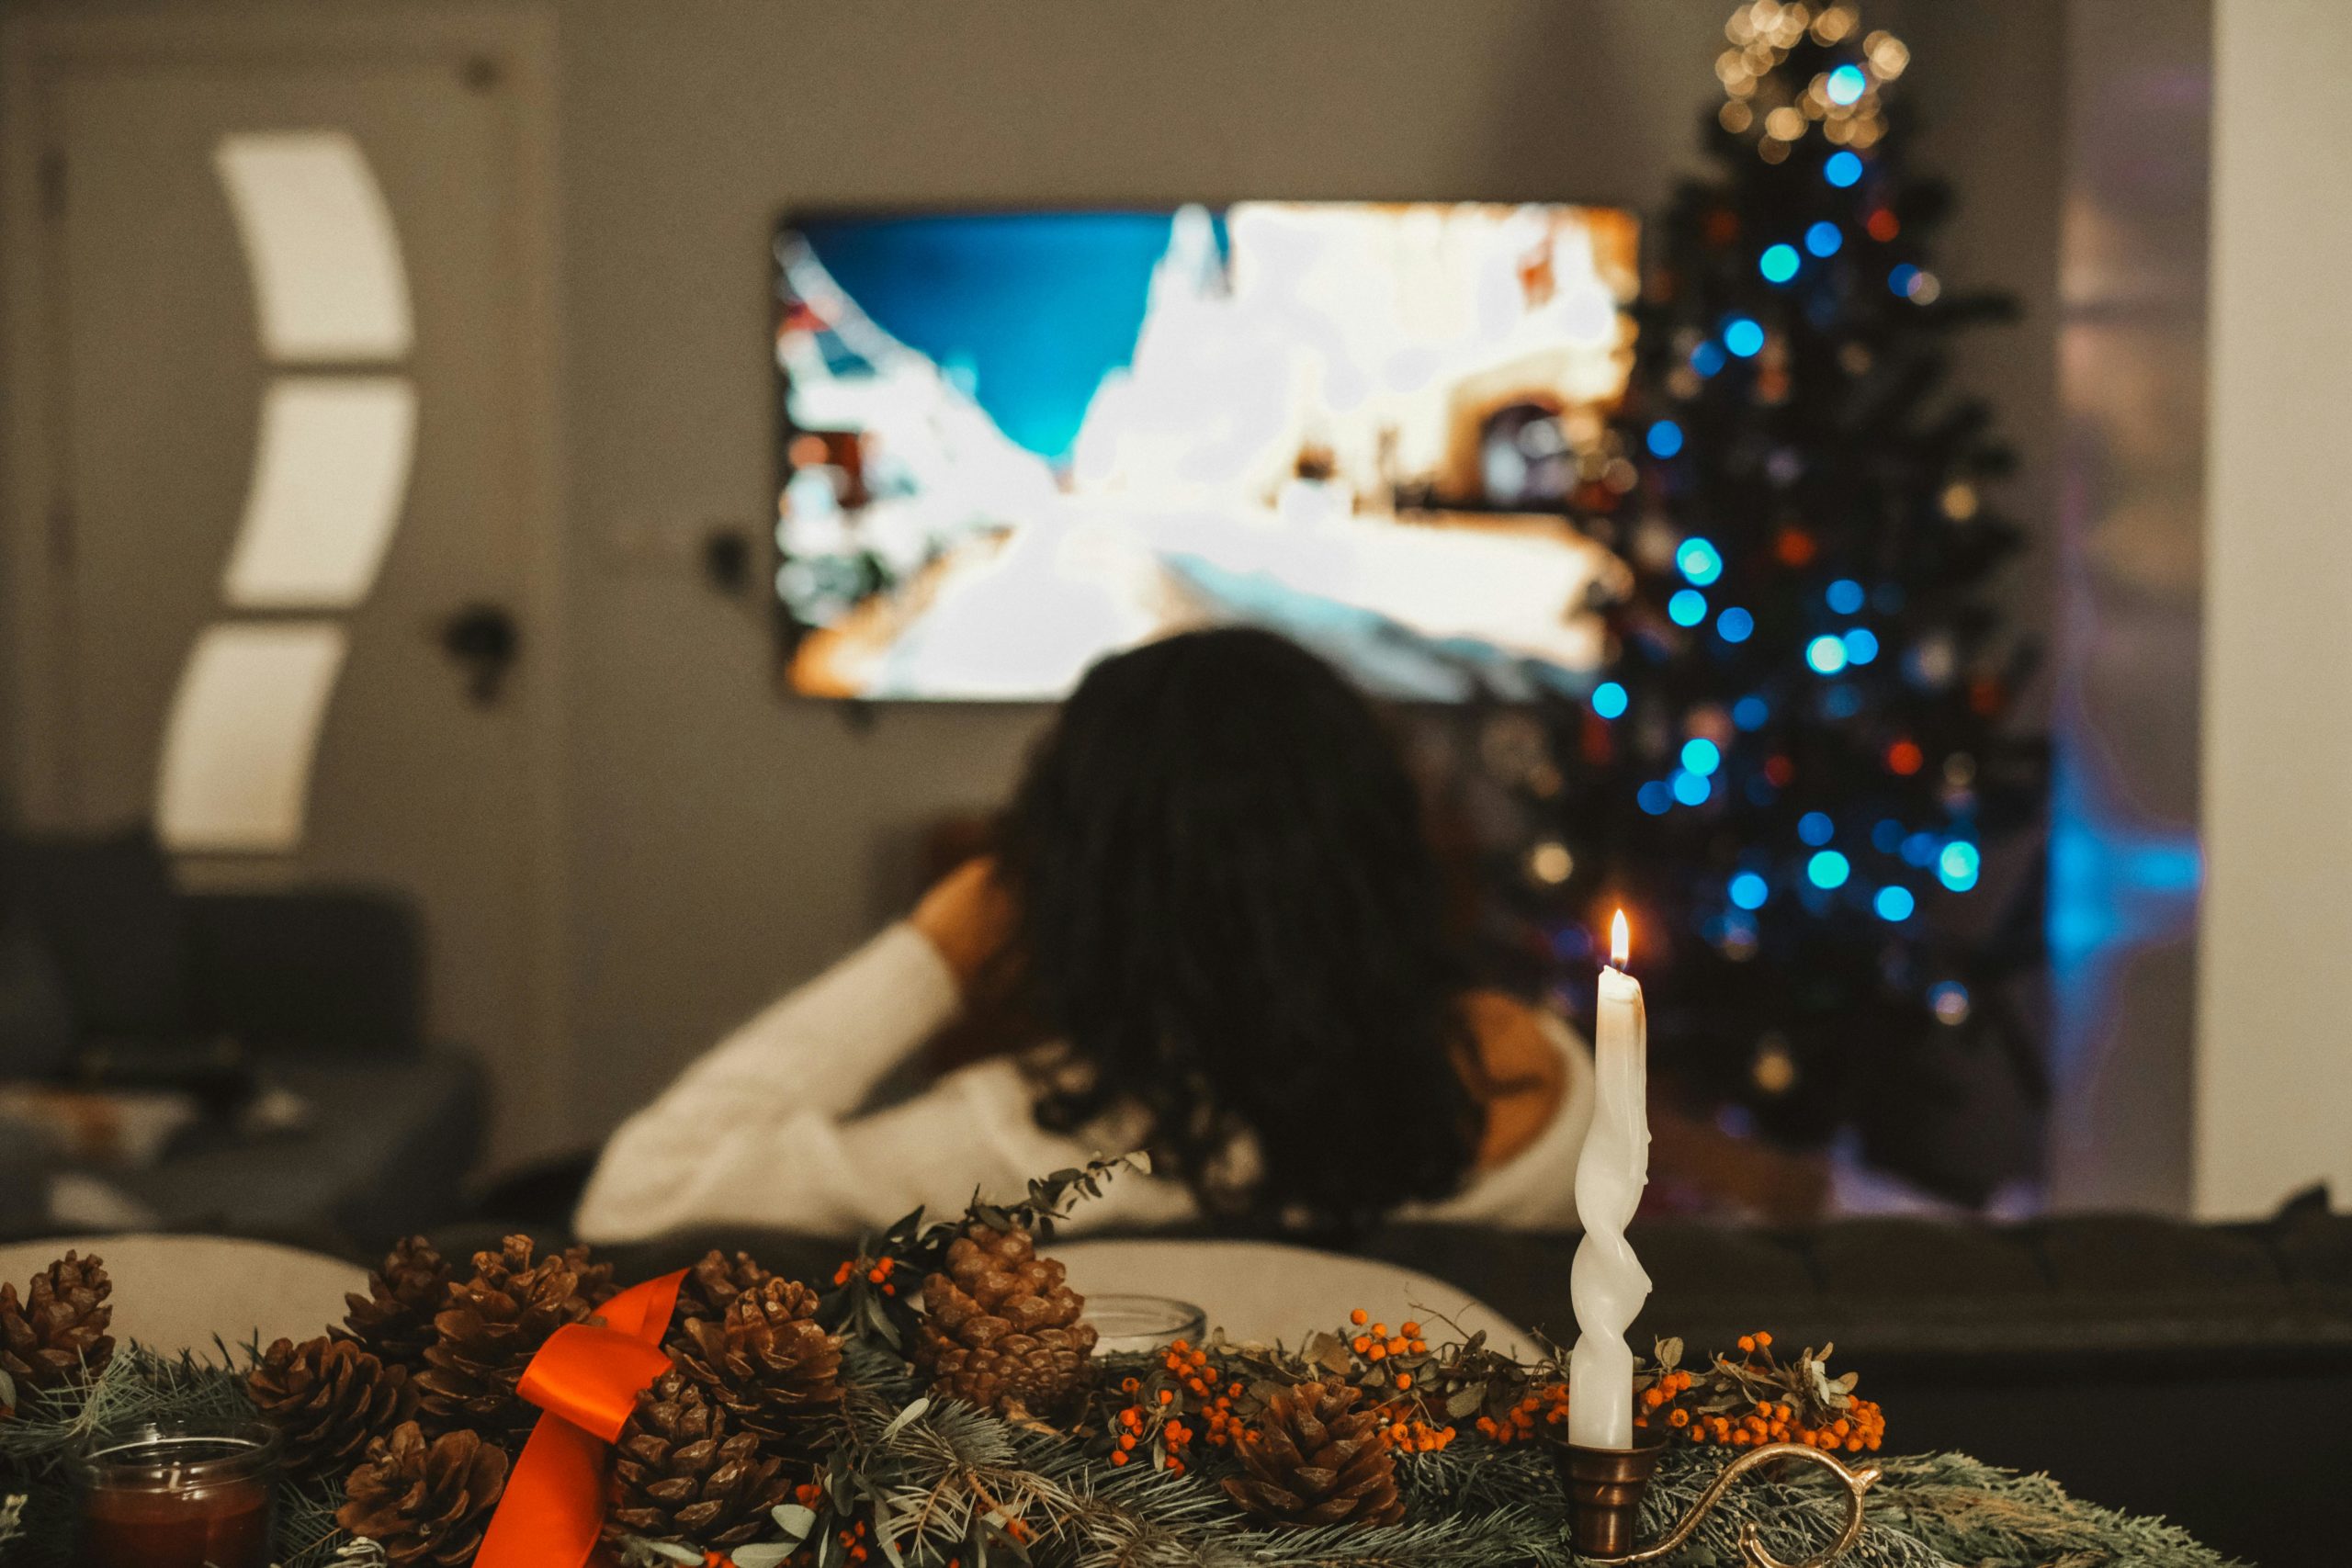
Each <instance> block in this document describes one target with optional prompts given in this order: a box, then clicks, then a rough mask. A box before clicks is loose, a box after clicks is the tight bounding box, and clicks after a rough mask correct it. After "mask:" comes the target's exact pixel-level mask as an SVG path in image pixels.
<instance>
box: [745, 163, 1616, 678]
mask: <svg viewBox="0 0 2352 1568" xmlns="http://www.w3.org/2000/svg"><path fill="white" fill-rule="evenodd" d="M775 262H776V293H777V299H778V304H779V310H778V314H777V320H776V333H775V355H776V366H777V369H778V371H779V373H780V375H781V378H782V384H783V403H782V413H783V417H782V422H781V424H782V439H783V447H784V451H783V479H782V484H781V486H780V494H779V497H778V504H777V518H776V529H775V538H776V544H777V547H778V548H777V554H776V559H775V592H776V599H777V612H778V617H779V621H780V624H781V625H782V626H783V627H784V631H785V647H786V655H785V658H786V672H787V676H788V679H789V682H790V684H791V686H792V687H793V688H794V689H795V690H797V691H799V692H802V693H807V694H814V695H824V696H838V697H859V698H879V699H888V698H904V699H918V700H933V699H958V698H979V699H1001V700H1035V699H1046V698H1054V697H1058V696H1060V695H1061V694H1064V693H1066V692H1067V691H1068V690H1069V687H1070V686H1071V684H1072V683H1073V682H1075V681H1076V680H1077V679H1078V677H1079V676H1080V674H1081V673H1083V672H1084V671H1085V669H1086V667H1087V666H1088V665H1089V664H1091V663H1092V662H1093V661H1094V660H1097V659H1099V658H1101V657H1102V656H1103V655H1104V654H1106V653H1109V652H1113V651H1114V650H1116V649H1122V648H1125V647H1129V646H1132V645H1134V644H1136V643H1138V642H1142V641H1146V640H1148V639H1149V638H1151V637H1156V636H1159V635H1161V634H1164V633H1167V632H1170V631H1174V630H1178V629H1181V628H1184V627H1188V626H1201V625H1208V624H1215V623H1221V622H1233V621H1242V622H1250V623H1253V624H1257V625H1261V626H1269V627H1272V628H1273V629H1276V630H1279V631H1281V632H1283V633H1285V634H1286V635H1289V636H1291V637H1295V638H1297V639H1298V640H1299V641H1301V642H1303V643H1306V645H1308V646H1310V647H1312V648H1314V649H1317V650H1318V651H1320V652H1322V653H1323V654H1325V655H1326V656H1327V657H1329V658H1331V659H1332V660H1335V661H1337V662H1338V663H1339V664H1340V666H1341V667H1343V668H1344V669H1346V670H1347V671H1349V672H1350V673H1351V674H1352V675H1353V676H1354V677H1355V678H1356V679H1358V680H1359V681H1360V682H1363V684H1364V685H1365V686H1367V687H1368V688H1370V689H1372V690H1374V691H1376V692H1379V693H1382V694H1386V695H1390V696H1397V697H1408V698H1420V699H1439V700H1442V699H1451V698H1458V697H1461V696H1464V695H1466V694H1469V693H1470V692H1472V691H1473V690H1475V689H1477V688H1478V687H1479V686H1480V685H1481V684H1483V685H1484V686H1486V687H1487V689H1491V690H1496V691H1499V692H1502V693H1504V694H1513V693H1524V692H1525V691H1526V690H1528V689H1529V688H1530V686H1531V685H1532V684H1533V683H1536V682H1549V683H1554V684H1560V685H1565V686H1566V687H1568V688H1570V689H1577V688H1580V687H1581V686H1582V685H1583V684H1585V683H1586V682H1588V681H1589V671H1591V670H1592V668H1593V667H1594V665H1595V663H1596V662H1597V660H1598V657H1599V653H1600V647H1599V644H1600V633H1599V629H1598V626H1597V625H1596V623H1595V621H1594V619H1593V617H1592V616H1591V615H1590V614H1589V611H1588V608H1587V606H1588V604H1589V599H1590V594H1589V588H1590V587H1591V585H1592V584H1593V582H1594V581H1595V579H1596V578H1598V577H1600V576H1602V575H1603V574H1606V573H1608V572H1609V571H1610V570H1611V568H1612V566H1613V562H1612V561H1611V558H1610V557H1609V556H1608V555H1607V553H1606V552H1605V551H1603V550H1601V549H1600V548H1599V547H1597V546H1595V545H1593V544H1592V543H1590V542H1589V541H1588V540H1586V539H1585V538H1584V537H1582V536H1580V535H1579V534H1578V533H1577V531H1576V530H1575V529H1574V528H1573V527H1572V526H1570V525H1569V523H1568V521H1567V515H1566V514H1567V508H1568V502H1569V501H1570V498H1571V497H1572V495H1573V493H1574V492H1575V491H1576V489H1577V487H1578V486H1579V485H1582V484H1589V483H1592V482H1595V481H1596V480H1597V479H1600V478H1601V477H1602V476H1603V468H1604V467H1605V465H1606V464H1607V462H1608V455H1607V453H1606V452H1605V450H1604V448H1603V445H1602V438H1603V435H1604V424H1605V420H1606V417H1607V415H1608V413H1609V412H1610V410H1611V406H1612V405H1613V404H1614V402H1615V401H1616V400H1617V399H1618V398H1619V397H1620V396H1621V395H1622V393H1623V389H1624V384H1625V377H1626V372H1627V368H1628V367H1629V365H1630V362H1631V357H1632V335H1633V328H1632V324H1631V321H1630V320H1629V319H1628V318H1627V316H1626V315H1625V313H1624V310H1623V307H1624V306H1625V305H1626V304H1627V303H1628V302H1629V301H1630V299H1631V298H1632V295H1633V291H1634V221H1633V220H1632V219H1631V218H1630V217H1629V216H1627V215H1626V214H1624V213H1622V212H1617V211H1613V210H1605V209H1590V208H1577V207H1562V206H1528V205H1521V206H1504V205H1491V204H1461V205H1439V204H1413V203H1402V204H1372V203H1302V202H1243V203H1239V204H1237V205H1235V206H1232V207H1228V208H1226V209H1222V210H1212V209H1207V208H1203V207H1184V208H1180V209H1176V210H1173V211H1158V212H1114V211H1103V212H1039V213H1001V214H862V215H856V216H840V217H823V218H803V219H796V220H787V221H786V223H785V224H784V226H783V227H782V228H781V229H780V230H779V231H778V233H777V236H776V243H775ZM1619 466H1620V467H1621V468H1622V467H1623V464H1622V460H1621V462H1620V465H1619Z"/></svg>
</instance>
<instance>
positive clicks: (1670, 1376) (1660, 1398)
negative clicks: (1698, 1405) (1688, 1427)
mask: <svg viewBox="0 0 2352 1568" xmlns="http://www.w3.org/2000/svg"><path fill="white" fill-rule="evenodd" d="M1695 1381H1696V1380H1695V1379H1693V1378H1692V1377H1691V1374H1690V1373H1689V1372H1684V1371H1672V1372H1666V1373H1662V1374H1660V1376H1659V1378H1658V1380H1657V1382H1654V1383H1652V1384H1650V1386H1649V1387H1647V1388H1645V1389H1644V1390H1642V1393H1641V1397H1640V1398H1638V1399H1636V1400H1634V1426H1636V1427H1646V1426H1648V1425H1649V1424H1650V1416H1652V1415H1654V1414H1656V1412H1657V1410H1658V1409H1659V1407H1660V1406H1662V1405H1665V1404H1668V1403H1670V1402H1672V1401H1673V1400H1675V1399H1678V1398H1679V1397H1681V1396H1682V1395H1683V1394H1685V1393H1689V1392H1690V1389H1691V1383H1692V1382H1695ZM1690 1418H1691V1413H1690V1412H1689V1411H1688V1410H1685V1409H1683V1408H1681V1407H1680V1406H1679V1405H1678V1406H1676V1407H1675V1408H1674V1409H1672V1410H1669V1411H1668V1412H1667V1413H1666V1417H1665V1419H1666V1424H1667V1425H1668V1426H1669V1427H1681V1426H1682V1425H1683V1424H1684V1423H1685V1422H1687V1421H1689V1420H1690Z"/></svg>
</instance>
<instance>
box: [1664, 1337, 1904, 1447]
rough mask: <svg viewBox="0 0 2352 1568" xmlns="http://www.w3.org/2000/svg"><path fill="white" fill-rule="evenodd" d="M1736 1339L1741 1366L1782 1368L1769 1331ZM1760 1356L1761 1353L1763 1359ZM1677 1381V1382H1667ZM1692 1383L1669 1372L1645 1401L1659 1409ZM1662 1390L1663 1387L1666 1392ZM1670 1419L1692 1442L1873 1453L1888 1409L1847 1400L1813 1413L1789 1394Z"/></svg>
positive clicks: (1680, 1411) (1678, 1411) (1675, 1413)
mask: <svg viewBox="0 0 2352 1568" xmlns="http://www.w3.org/2000/svg"><path fill="white" fill-rule="evenodd" d="M1738 1344H1739V1353H1740V1356H1741V1358H1742V1361H1741V1365H1740V1369H1739V1370H1740V1371H1752V1370H1761V1371H1767V1372H1772V1371H1777V1370H1778V1364H1777V1363H1776V1362H1775V1361H1774V1359H1773V1358H1772V1337H1771V1336H1770V1334H1767V1333H1765V1332H1763V1331H1762V1330H1760V1329H1759V1330H1758V1331H1757V1332H1756V1333H1754V1334H1743V1335H1741V1336H1740V1337H1739V1340H1738ZM1758 1357H1761V1358H1762V1360H1761V1362H1760V1363H1759V1362H1758ZM1720 1364H1722V1365H1724V1366H1728V1365H1729V1363H1728V1362H1724V1363H1720ZM1678 1380H1679V1386H1678V1387H1673V1388H1668V1387H1667V1385H1668V1383H1674V1382H1678ZM1718 1386H1721V1383H1720V1382H1719V1384H1718ZM1735 1386H1736V1385H1735ZM1690 1387H1691V1374H1690V1373H1688V1372H1669V1373H1668V1374H1667V1375H1666V1377H1664V1378H1662V1379H1660V1380H1659V1382H1658V1385H1657V1387H1653V1388H1651V1389H1648V1390H1646V1391H1645V1393H1644V1394H1643V1403H1644V1404H1645V1405H1646V1406H1648V1408H1649V1409H1651V1410H1655V1409H1657V1407H1658V1406H1659V1405H1661V1404H1667V1403H1668V1402H1670V1401H1671V1400H1673V1399H1675V1398H1677V1397H1678V1396H1679V1394H1680V1393H1682V1392H1683V1391H1684V1390H1687V1389H1688V1388H1690ZM1661 1390H1664V1391H1665V1392H1664V1393H1663V1394H1662V1395H1661V1393H1660V1391H1661ZM1653 1396H1658V1397H1653ZM1666 1422H1667V1425H1668V1426H1669V1427H1673V1428H1675V1429H1676V1430H1677V1431H1679V1432H1680V1433H1681V1434H1682V1436H1683V1437H1684V1438H1685V1439H1687V1440H1688V1441H1691V1442H1693V1443H1717V1444H1721V1445H1722V1446H1724V1447H1726V1448H1735V1449H1753V1448H1761V1447H1762V1446H1763V1445H1765V1444H1766V1443H1804V1444H1806V1445H1808V1446H1809V1447H1812V1448H1816V1449H1821V1450H1825V1451H1834V1450H1839V1449H1843V1450H1845V1451H1846V1452H1848V1453H1857V1454H1858V1453H1861V1452H1863V1451H1864V1450H1870V1451H1872V1452H1875V1451H1876V1450H1878V1448H1879V1446H1880V1445H1881V1444H1882V1443H1883V1442H1884V1441H1885V1439H1886V1413H1885V1412H1884V1411H1883V1410H1881V1409H1880V1408H1879V1406H1878V1405H1877V1404H1874V1403H1873V1402H1871V1401H1870V1400H1867V1399H1849V1401H1848V1402H1847V1404H1846V1406H1845V1408H1844V1409H1842V1410H1823V1411H1821V1412H1819V1413H1818V1414H1817V1415H1813V1416H1808V1414H1807V1413H1805V1412H1801V1411H1800V1410H1799V1409H1798V1408H1797V1406H1796V1405H1795V1404H1792V1403H1791V1402H1790V1401H1788V1400H1786V1399H1780V1400H1771V1399H1763V1400H1756V1399H1751V1400H1750V1401H1749V1402H1748V1407H1747V1409H1745V1410H1742V1409H1739V1408H1737V1407H1736V1406H1735V1407H1733V1408H1729V1409H1722V1410H1716V1411H1713V1412H1710V1411H1705V1410H1696V1409H1686V1408H1684V1407H1681V1406H1679V1405H1677V1406H1676V1407H1674V1408H1673V1409H1671V1410H1668V1412H1667V1415H1666Z"/></svg>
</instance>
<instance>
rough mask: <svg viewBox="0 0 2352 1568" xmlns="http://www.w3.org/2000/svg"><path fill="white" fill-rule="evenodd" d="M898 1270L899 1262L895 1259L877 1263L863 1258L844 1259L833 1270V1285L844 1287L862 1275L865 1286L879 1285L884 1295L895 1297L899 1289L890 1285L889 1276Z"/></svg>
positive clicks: (886, 1259) (881, 1260) (884, 1259)
mask: <svg viewBox="0 0 2352 1568" xmlns="http://www.w3.org/2000/svg"><path fill="white" fill-rule="evenodd" d="M898 1270H899V1260H898V1259H897V1258H882V1259H880V1260H879V1261H876V1260H874V1259H871V1258H846V1259H844V1260H843V1261H842V1266H841V1267H840V1268H838V1269H834V1270H833V1283H834V1284H836V1285H846V1284H848V1283H849V1282H850V1281H851V1280H854V1279H856V1278H857V1277H858V1276H859V1275H861V1274H863V1275H864V1276H865V1282H866V1283H867V1284H869V1285H879V1286H880V1287H881V1288H882V1293H883V1294H884V1295H886V1296H895V1295H897V1294H898V1293H899V1287H898V1286H897V1285H895V1284H893V1283H891V1280H890V1276H891V1275H893V1274H895V1273H897V1272H898Z"/></svg>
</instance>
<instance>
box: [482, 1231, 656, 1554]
mask: <svg viewBox="0 0 2352 1568" xmlns="http://www.w3.org/2000/svg"><path fill="white" fill-rule="evenodd" d="M685 1277H686V1271H685V1270H684V1269H679V1270H678V1271H677V1272H676V1273H674V1274H664V1275H662V1278H660V1279H658V1280H647V1281H646V1282H645V1283H643V1284H642V1285H631V1286H630V1287H629V1288H628V1290H626V1291H623V1292H621V1293H620V1294H619V1295H616V1296H615V1297H614V1298H613V1299H612V1300H611V1301H608V1302H606V1303H605V1304H604V1306H603V1307H602V1308H601V1309H600V1314H601V1315H602V1316H603V1318H604V1320H605V1322H604V1325H603V1326H602V1327H598V1326H594V1325H589V1324H584V1323H574V1324H568V1325H565V1326H563V1327H561V1328H559V1329H557V1330H556V1331H555V1332H554V1333H553V1334H550V1335H548V1342H547V1343H546V1344H545V1345H542V1346H540V1347H539V1353H538V1354H537V1355H536V1356H534V1357H532V1358H531V1364H530V1365H529V1366H528V1367H526V1368H525V1369H524V1370H523V1381H522V1382H521V1384H520V1385H519V1388H518V1392H519V1393H521V1394H522V1396H523V1397H524V1398H525V1399H527V1400H529V1401H530V1402H531V1403H532V1404H536V1405H537V1406H538V1407H539V1409H540V1410H541V1411H543V1412H545V1414H544V1415H542V1416H540V1417H539V1422H538V1425H537V1426H536V1427H532V1428H531V1438H530V1441H528V1442H526V1443H525V1444H524V1445H523V1455H522V1457H521V1458H520V1459H518V1460H516V1461H515V1469H514V1471H513V1472H512V1473H510V1474H509V1475H508V1476H507V1478H506V1493H505V1495H503V1497H501V1498H500V1499H499V1502H498V1512H497V1513H495V1514H493V1515H492V1516H491V1520H490V1529H489V1530H488V1531H487V1532H486V1533H484V1535H483V1536H482V1540H481V1551H479V1552H477V1553H476V1554H475V1556H474V1568H582V1564H584V1563H586V1562H588V1560H589V1558H590V1555H591V1554H592V1553H593V1552H594V1551H595V1550H596V1537H597V1534H598V1532H599V1531H601V1530H602V1529H604V1524H605V1472H606V1468H607V1466H608V1465H609V1464H610V1462H611V1460H612V1445H613V1444H614V1442H615V1441H616V1440H617V1439H618V1438H619V1437H620V1435H621V1428H622V1427H624V1426H626V1425H627V1424H628V1418H629V1415H630V1413H631V1412H632V1411H634V1410H635V1409H636V1408H637V1396H638V1395H639V1393H642V1392H643V1391H644V1390H645V1389H646V1388H647V1387H648V1386H650V1384H651V1383H652V1382H653V1380H654V1379H656V1378H658V1377H660V1376H661V1375H662V1373H663V1372H666V1371H669V1370H670V1358H669V1357H667V1356H665V1355H663V1354H662V1335H663V1334H664V1333H666V1332H667V1331H668V1329H669V1326H670V1314H671V1312H672V1311H673V1309H674V1308H675V1307H676V1306H677V1304H678V1286H679V1284H680V1282H681V1281H683V1280H684V1279H685Z"/></svg>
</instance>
